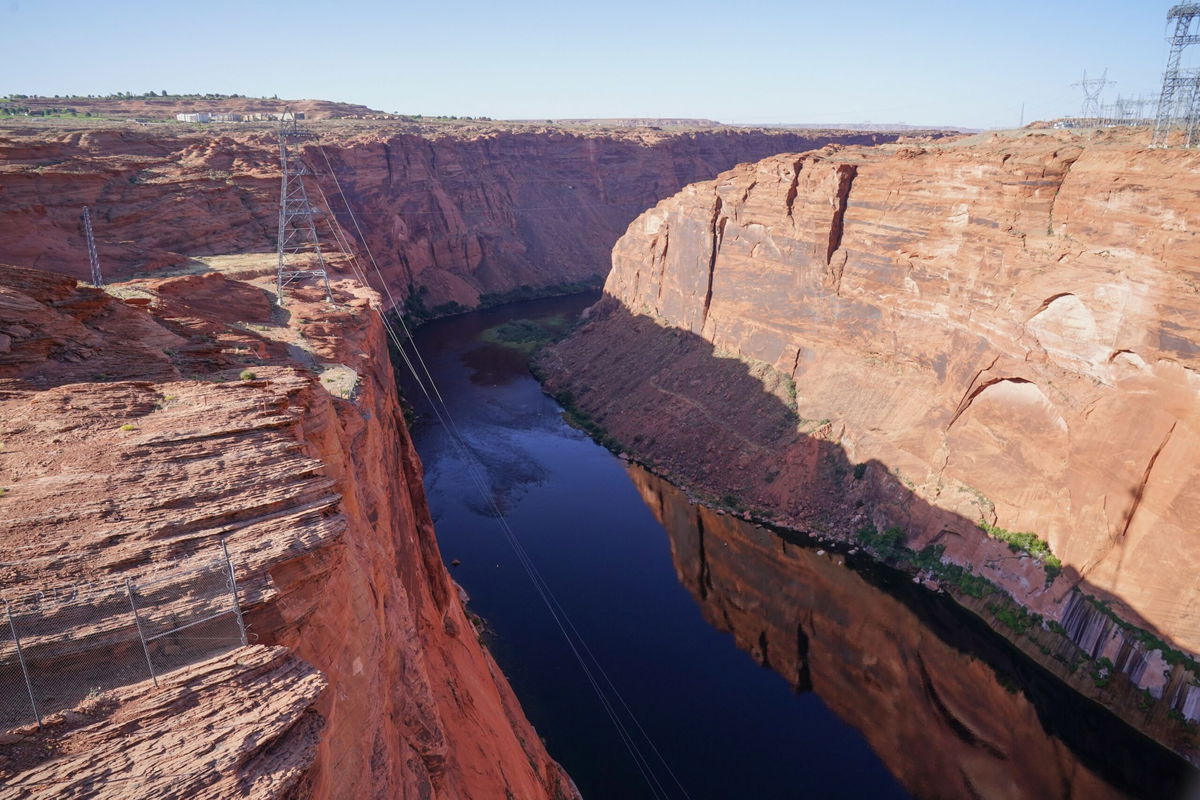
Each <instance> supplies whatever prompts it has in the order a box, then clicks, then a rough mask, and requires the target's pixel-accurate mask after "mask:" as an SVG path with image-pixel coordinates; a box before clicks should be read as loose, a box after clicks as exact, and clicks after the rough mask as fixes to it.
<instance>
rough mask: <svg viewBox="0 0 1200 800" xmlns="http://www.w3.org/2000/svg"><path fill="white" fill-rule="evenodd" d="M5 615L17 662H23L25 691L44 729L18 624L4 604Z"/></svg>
mask: <svg viewBox="0 0 1200 800" xmlns="http://www.w3.org/2000/svg"><path fill="white" fill-rule="evenodd" d="M4 613H5V614H6V615H8V629H9V630H11V631H12V637H13V644H15V645H16V646H17V661H19V662H21V674H22V675H23V676H25V691H27V692H29V705H30V706H32V707H33V715H34V716H35V717H37V724H38V727H39V728H40V727H42V712H41V711H38V705H37V700H35V699H34V697H33V681H31V680H29V668H28V667H27V666H25V651H24V650H22V649H21V637H20V636H19V635H17V623H16V622H15V621H14V620H13V615H12V606H10V605H9V604H8V601H5V603H4Z"/></svg>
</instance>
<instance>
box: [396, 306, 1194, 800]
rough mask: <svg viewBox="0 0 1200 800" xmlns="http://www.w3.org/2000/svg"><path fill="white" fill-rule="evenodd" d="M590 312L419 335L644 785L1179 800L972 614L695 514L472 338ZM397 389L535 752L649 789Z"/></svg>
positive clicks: (724, 792)
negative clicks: (578, 644)
mask: <svg viewBox="0 0 1200 800" xmlns="http://www.w3.org/2000/svg"><path fill="white" fill-rule="evenodd" d="M593 299H594V298H593V297H573V298H565V299H556V300H545V301H534V302H531V303H522V304H519V305H515V306H508V307H505V308H501V309H495V310H491V311H484V312H477V313H473V314H468V315H464V316H460V317H455V318H451V319H447V320H441V321H437V322H434V323H430V324H428V325H426V326H424V327H423V328H422V329H421V330H420V331H418V333H417V336H416V343H417V346H418V348H419V349H420V351H421V353H422V355H423V356H424V358H425V359H426V361H427V362H428V364H429V367H430V369H431V371H432V373H433V375H434V377H435V379H436V382H437V385H438V387H439V388H440V390H441V392H442V394H443V396H444V397H445V400H446V403H447V405H448V407H449V410H450V414H451V416H452V417H453V419H454V421H455V422H456V424H457V426H458V429H459V431H460V432H461V434H462V436H463V437H464V438H465V439H466V441H467V442H468V443H469V445H470V447H471V449H472V450H473V451H474V452H475V453H476V455H477V457H478V459H479V461H480V463H481V464H482V470H481V472H482V473H483V482H484V483H485V484H486V490H487V492H488V493H490V495H491V499H492V500H493V501H494V502H495V504H496V505H497V506H498V507H499V508H500V509H501V510H502V511H503V513H504V514H505V516H506V518H507V520H508V522H509V524H510V526H511V528H512V529H513V530H514V531H515V533H516V535H517V536H518V537H519V539H520V541H521V542H522V544H523V545H524V548H525V550H526V551H527V552H528V554H529V557H530V560H531V561H532V562H533V564H534V565H535V566H536V568H537V570H538V571H539V572H540V573H541V575H542V577H543V578H544V580H545V581H546V584H547V585H548V586H549V588H550V590H551V591H552V592H553V594H554V595H555V597H556V598H557V600H558V602H559V603H561V605H562V607H563V609H564V611H565V613H566V615H567V616H568V617H569V619H570V622H571V623H572V624H573V625H574V626H575V628H576V629H577V630H578V632H579V634H580V637H581V639H582V640H583V642H585V643H586V647H587V648H588V649H589V650H590V652H591V653H592V654H594V655H595V657H596V659H597V661H598V662H599V663H600V665H601V667H602V668H603V670H604V673H605V675H607V678H608V679H609V680H610V681H611V682H612V684H613V685H614V686H615V687H616V689H617V690H618V691H619V693H620V697H621V700H620V701H618V700H611V702H613V703H614V704H616V705H618V707H620V704H621V703H622V702H623V703H624V704H627V706H628V708H629V710H630V711H631V713H632V714H633V716H634V717H635V718H636V721H637V722H636V724H637V725H640V727H641V728H642V729H643V730H644V732H645V738H642V737H641V735H640V734H636V738H637V739H638V741H639V746H640V748H641V749H642V751H644V752H646V753H648V756H647V758H648V760H649V761H650V763H651V765H652V766H653V767H654V769H655V773H656V776H657V779H658V780H659V781H660V783H661V785H662V787H663V790H664V794H662V795H659V796H669V797H691V798H695V799H696V800H699V798H722V799H725V798H891V797H927V798H942V797H945V798H957V797H987V798H991V797H996V798H1001V797H1002V798H1024V797H1028V798H1042V797H1046V798H1050V797H1071V798H1089V799H1090V798H1106V797H1122V796H1130V795H1133V796H1145V797H1163V798H1167V797H1177V796H1181V792H1182V787H1183V785H1184V783H1185V781H1186V779H1187V771H1186V770H1185V769H1184V768H1183V766H1182V763H1181V762H1179V761H1178V760H1177V759H1175V758H1174V757H1173V756H1170V755H1169V754H1167V753H1166V752H1165V751H1163V750H1161V749H1160V748H1158V747H1157V745H1154V744H1153V743H1151V742H1149V740H1146V739H1144V738H1143V737H1141V736H1140V735H1138V734H1136V733H1134V732H1133V731H1132V730H1130V729H1128V728H1126V727H1125V726H1124V725H1122V724H1120V723H1118V722H1117V721H1116V720H1115V719H1113V718H1112V717H1111V716H1110V715H1108V714H1107V713H1106V712H1103V711H1101V710H1100V709H1099V708H1098V707H1096V706H1094V705H1092V704H1091V703H1089V702H1087V701H1084V700H1082V699H1080V698H1078V697H1077V696H1076V695H1074V694H1073V693H1071V692H1070V691H1068V690H1066V689H1065V688H1063V687H1062V686H1061V685H1060V684H1058V682H1057V681H1055V680H1053V679H1052V678H1050V677H1049V676H1048V675H1046V674H1044V673H1043V672H1042V671H1041V670H1040V668H1038V667H1036V666H1035V665H1033V664H1032V663H1031V662H1029V661H1028V660H1027V659H1024V658H1023V657H1022V656H1021V655H1020V654H1019V653H1018V652H1017V651H1015V650H1014V649H1013V648H1012V647H1011V646H1009V645H1008V644H1007V643H1006V642H1004V641H1003V640H1002V639H999V637H996V636H995V635H994V634H991V633H990V631H988V630H987V629H986V627H985V626H983V625H982V623H980V622H979V621H978V620H976V619H975V618H974V617H972V616H970V615H967V614H966V613H965V612H962V611H961V610H959V609H958V608H957V607H956V606H953V604H952V603H949V602H947V601H946V600H944V599H943V598H939V597H936V596H934V595H932V594H931V593H929V592H927V591H925V590H924V589H920V588H918V587H914V586H913V585H912V584H911V582H909V581H907V580H906V579H904V578H903V577H900V576H897V575H896V574H893V573H891V572H890V571H889V570H887V569H886V568H882V567H878V566H875V565H872V564H870V563H869V562H866V561H865V560H861V559H859V558H856V557H854V556H848V555H843V554H839V553H834V552H827V551H826V550H824V549H821V547H820V546H819V545H818V544H816V543H814V542H810V541H807V540H805V539H804V538H803V537H801V536H798V535H795V534H790V533H785V532H776V531H772V530H768V529H765V528H761V527H758V526H755V525H751V524H747V523H743V522H741V521H739V520H734V519H731V518H729V517H727V516H724V515H721V514H718V513H716V512H714V511H711V510H709V509H706V508H701V507H697V506H694V505H692V504H690V503H689V502H688V500H687V498H686V497H685V496H684V495H683V494H682V493H680V492H679V491H678V490H676V489H675V488H674V487H672V486H671V485H670V484H668V483H666V482H664V481H662V480H660V479H659V478H657V477H655V476H654V475H651V474H649V473H647V472H645V471H644V470H641V469H640V468H638V467H636V466H630V465H628V464H626V463H624V462H623V461H622V460H620V459H618V458H617V457H615V456H613V455H612V454H611V453H610V452H608V451H607V450H605V449H604V448H602V447H600V446H598V445H596V444H594V443H593V442H592V441H591V440H590V439H588V438H587V437H586V436H585V435H584V434H582V433H580V432H579V431H577V430H575V429H573V428H571V427H570V426H568V425H567V424H566V423H565V422H564V421H563V419H562V414H561V409H560V408H559V407H558V406H557V404H556V403H555V402H554V401H553V400H551V399H550V398H548V397H546V396H545V395H543V394H542V393H541V391H540V388H539V386H538V384H537V382H536V381H535V380H534V379H533V378H532V377H531V375H530V374H529V371H528V368H527V362H526V358H525V356H524V355H523V354H521V353H519V352H516V351H514V350H512V349H509V348H505V347H502V346H500V345H496V344H491V343H488V342H486V341H484V340H482V339H481V338H480V334H481V333H482V332H484V331H485V330H487V329H489V328H492V327H494V326H496V325H498V324H500V323H502V322H504V321H506V320H509V319H516V318H539V317H546V316H550V315H554V314H564V315H567V316H575V315H577V314H578V313H579V312H580V311H581V310H582V309H583V308H584V307H586V306H587V305H588V304H589V303H590V302H591V301H592V300H593ZM401 383H402V386H403V388H404V393H405V396H406V397H407V398H409V399H410V400H411V401H412V402H413V403H414V404H415V405H416V407H417V411H418V414H420V418H419V421H418V423H417V425H416V426H415V427H414V437H415V439H416V444H417V448H418V450H419V451H420V454H421V457H422V459H423V460H424V463H425V470H426V489H427V493H428V496H429V501H430V505H431V508H432V511H433V517H434V520H435V523H436V526H437V533H438V540H439V543H440V546H441V550H442V554H443V557H444V558H445V559H446V561H447V563H450V562H451V561H453V560H457V561H459V562H461V563H460V564H459V565H458V566H454V567H452V574H453V577H454V578H455V579H456V580H457V581H458V582H459V583H460V584H461V585H462V586H463V587H464V588H465V589H466V591H467V593H468V594H469V595H470V598H471V599H470V609H471V610H472V611H474V612H475V613H476V614H479V615H480V616H481V617H482V618H483V619H484V620H486V623H487V626H488V630H489V645H490V647H491V649H492V651H493V653H494V654H495V656H496V659H497V661H498V662H499V663H500V665H501V667H502V668H503V669H504V671H505V673H506V674H507V675H508V677H509V679H510V681H511V683H512V685H513V688H514V689H515V690H516V693H517V695H518V697H519V698H520V700H521V703H522V705H523V706H524V708H525V711H526V713H527V714H528V716H529V718H530V720H531V721H532V722H533V724H534V725H535V726H536V728H537V730H538V733H539V734H540V735H541V736H542V737H543V739H544V740H545V742H546V746H547V749H548V750H549V751H550V754H551V755H552V756H553V757H554V758H556V759H557V760H558V761H559V762H560V763H561V764H562V765H563V766H564V767H565V768H566V769H567V771H568V772H569V773H570V774H571V776H572V777H573V778H574V779H575V781H576V783H577V784H578V786H579V788H580V790H581V791H582V793H583V795H584V797H585V798H589V800H605V799H606V798H621V799H624V798H642V797H647V798H650V797H655V796H656V794H655V792H654V791H653V790H652V789H651V788H650V784H649V783H648V781H647V778H646V777H645V776H644V775H643V773H642V771H640V770H639V767H638V765H637V763H636V762H635V761H634V758H633V757H632V756H631V755H630V753H629V751H628V750H627V748H626V746H625V745H624V744H623V742H622V739H621V736H620V735H619V734H618V731H617V728H616V727H615V726H614V725H613V723H612V722H611V721H610V719H609V717H608V715H607V714H606V712H605V710H604V707H603V706H602V705H601V703H600V701H599V700H598V699H597V696H596V693H595V692H594V691H593V689H592V687H591V686H590V685H589V682H588V680H587V678H586V677H585V675H584V673H583V671H582V670H581V669H580V668H579V666H578V664H577V661H576V657H575V656H574V654H573V653H572V650H571V648H570V647H568V645H567V643H566V641H565V640H564V638H563V637H562V635H561V634H560V632H559V630H558V628H557V627H556V624H555V622H554V619H553V618H552V617H551V616H550V614H549V613H548V612H547V611H546V609H545V606H544V605H543V602H542V600H541V599H540V598H539V596H538V594H537V593H536V592H535V591H534V588H533V586H532V584H531V582H530V580H529V578H528V577H527V575H526V573H525V571H524V570H523V568H522V566H521V564H520V562H519V560H518V559H517V558H516V557H515V555H514V552H513V549H512V547H511V546H510V544H509V543H508V541H507V539H506V538H505V536H504V534H503V531H502V530H501V528H500V526H499V524H498V522H497V520H496V518H495V514H494V513H493V511H492V509H491V506H490V503H489V501H488V498H486V497H484V496H483V495H482V494H481V492H480V489H479V487H478V485H477V483H476V482H475V481H474V480H473V479H472V476H471V470H470V469H468V467H467V465H466V464H465V462H464V460H463V458H462V457H461V455H460V453H459V452H458V451H456V449H455V447H454V446H453V442H452V441H451V440H450V438H449V437H448V435H447V433H446V432H445V431H444V430H443V429H442V427H441V426H440V425H438V424H437V423H436V421H435V420H434V419H433V418H432V416H431V415H430V414H429V413H428V408H426V407H425V406H424V405H423V404H422V402H420V392H419V390H418V389H417V388H416V387H415V386H414V385H412V384H411V381H406V380H402V381H401ZM621 713H622V714H623V713H624V712H623V711H622V712H621ZM625 719H626V723H625V724H626V725H627V726H628V727H629V728H630V729H632V730H635V731H636V728H635V727H634V723H633V722H632V721H630V720H629V718H628V717H626V718H625ZM647 739H648V740H649V741H650V742H652V743H653V748H656V749H657V751H658V753H660V754H661V756H662V760H663V761H665V762H666V764H668V765H669V766H670V770H671V772H672V773H673V776H674V779H672V777H671V776H670V775H668V773H667V771H666V769H665V768H664V767H663V766H662V764H661V763H660V762H659V761H658V759H657V758H656V757H655V756H654V755H653V752H652V749H651V746H650V745H649V744H647V742H646V740H647ZM675 779H677V781H678V785H677V784H676V781H675ZM681 787H682V788H681ZM685 792H686V794H685Z"/></svg>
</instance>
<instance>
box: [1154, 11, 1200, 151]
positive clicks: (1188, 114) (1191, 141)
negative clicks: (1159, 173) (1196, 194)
mask: <svg viewBox="0 0 1200 800" xmlns="http://www.w3.org/2000/svg"><path fill="white" fill-rule="evenodd" d="M1172 20H1174V22H1175V31H1174V33H1172V34H1171V35H1170V36H1168V37H1167V41H1168V42H1170V43H1171V51H1170V52H1169V53H1168V54H1167V68H1166V71H1164V72H1163V84H1162V93H1161V94H1160V95H1159V96H1158V114H1157V115H1156V117H1155V120H1154V138H1153V140H1152V142H1151V145H1152V146H1153V147H1166V146H1167V141H1168V139H1169V137H1170V133H1171V128H1173V127H1175V126H1176V125H1179V126H1182V127H1183V128H1184V129H1185V140H1184V146H1185V147H1194V146H1196V145H1197V144H1200V141H1198V139H1200V136H1198V134H1200V131H1198V130H1197V128H1198V125H1200V70H1196V69H1182V68H1180V66H1179V65H1180V63H1181V62H1182V60H1183V51H1184V49H1185V48H1186V47H1188V45H1193V44H1200V31H1197V30H1196V26H1195V25H1193V23H1195V22H1196V21H1197V20H1200V4H1196V3H1185V4H1183V5H1177V6H1172V7H1171V10H1169V11H1168V12H1167V28H1168V29H1170V27H1171V21H1172Z"/></svg>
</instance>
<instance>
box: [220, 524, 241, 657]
mask: <svg viewBox="0 0 1200 800" xmlns="http://www.w3.org/2000/svg"><path fill="white" fill-rule="evenodd" d="M221 552H222V553H224V554H225V566H226V567H228V568H229V594H230V596H231V597H232V598H233V614H234V616H236V617H237V624H238V633H239V634H240V635H241V637H242V645H243V646H245V645H246V644H247V641H246V621H245V620H243V619H242V604H241V603H239V602H238V591H237V577H236V576H235V575H234V574H233V561H231V560H230V558H229V548H228V547H227V546H226V544H225V538H224V537H221Z"/></svg>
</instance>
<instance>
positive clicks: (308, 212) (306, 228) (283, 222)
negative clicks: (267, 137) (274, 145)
mask: <svg viewBox="0 0 1200 800" xmlns="http://www.w3.org/2000/svg"><path fill="white" fill-rule="evenodd" d="M310 138H312V134H311V133H309V132H308V131H305V130H303V129H302V128H300V126H299V125H297V124H296V119H295V117H294V115H292V114H291V113H290V112H287V113H285V114H284V117H283V119H281V120H280V122H279V165H280V167H281V168H282V170H283V179H282V180H283V182H282V185H281V187H280V192H279V251H278V259H277V262H276V279H275V291H276V294H277V295H278V298H279V304H280V305H283V301H284V297H283V290H284V289H285V288H286V287H287V286H289V285H290V284H292V283H294V282H296V281H300V280H303V279H305V278H320V279H321V281H322V282H323V283H324V284H325V299H326V300H328V301H330V302H332V301H333V294H332V292H331V291H330V289H329V274H328V273H327V272H326V270H325V257H324V256H323V255H322V254H321V242H320V240H319V239H318V238H317V226H316V223H315V222H314V220H313V217H314V215H315V214H316V213H317V210H316V209H315V208H313V206H312V204H311V203H310V202H309V200H308V190H307V189H306V188H305V184H304V179H305V176H307V175H312V172H311V171H310V170H309V169H308V166H307V165H306V164H305V163H304V161H303V159H301V158H300V154H299V147H298V146H297V145H299V143H300V142H302V141H303V140H305V139H310ZM289 145H291V146H292V152H291V153H289V152H288V146H289Z"/></svg>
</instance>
